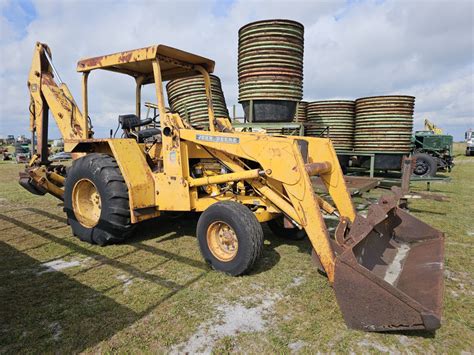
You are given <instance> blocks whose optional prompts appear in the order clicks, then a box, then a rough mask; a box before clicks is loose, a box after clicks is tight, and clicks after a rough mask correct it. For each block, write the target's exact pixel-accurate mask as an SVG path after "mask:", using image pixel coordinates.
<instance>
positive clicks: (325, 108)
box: [305, 100, 355, 150]
mask: <svg viewBox="0 0 474 355" xmlns="http://www.w3.org/2000/svg"><path fill="white" fill-rule="evenodd" d="M354 109H355V103H354V101H350V100H328V101H314V102H310V103H308V107H307V122H306V128H305V132H306V135H307V136H313V137H320V136H322V137H329V138H330V139H331V140H332V143H333V145H334V148H335V149H337V150H352V149H353V146H354V115H355V114H354Z"/></svg>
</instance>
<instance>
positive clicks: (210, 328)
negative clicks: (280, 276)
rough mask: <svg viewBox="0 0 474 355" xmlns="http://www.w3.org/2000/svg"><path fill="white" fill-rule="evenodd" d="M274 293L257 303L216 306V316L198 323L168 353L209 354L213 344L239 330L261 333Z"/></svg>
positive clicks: (277, 296)
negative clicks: (195, 328)
mask: <svg viewBox="0 0 474 355" xmlns="http://www.w3.org/2000/svg"><path fill="white" fill-rule="evenodd" d="M280 298H281V296H280V295H278V294H274V295H270V296H268V295H267V296H266V297H262V299H261V300H260V302H259V304H257V305H255V306H253V307H246V306H245V305H244V304H242V303H235V304H228V303H224V304H221V305H218V306H217V307H216V313H217V315H216V316H215V317H214V318H213V319H211V320H210V321H208V322H205V323H203V324H201V325H200V326H199V328H198V330H197V332H196V333H194V334H193V335H192V336H191V337H190V338H189V339H188V340H187V341H186V342H184V343H181V344H178V345H177V346H175V347H173V349H172V350H171V353H173V354H183V353H204V354H208V353H211V351H212V349H213V346H214V344H215V343H216V342H217V341H218V340H219V339H222V338H224V337H231V336H235V335H238V334H239V333H247V332H261V331H264V330H265V329H266V327H267V318H268V316H270V315H271V313H272V308H273V305H274V303H275V302H276V301H277V300H278V299H280Z"/></svg>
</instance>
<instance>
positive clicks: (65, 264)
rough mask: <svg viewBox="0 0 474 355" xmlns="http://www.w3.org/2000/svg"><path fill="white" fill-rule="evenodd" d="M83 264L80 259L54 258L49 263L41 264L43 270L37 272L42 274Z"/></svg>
mask: <svg viewBox="0 0 474 355" xmlns="http://www.w3.org/2000/svg"><path fill="white" fill-rule="evenodd" d="M81 265H82V262H81V261H79V260H71V261H65V260H62V259H57V260H53V261H49V262H47V263H43V264H41V267H42V268H43V270H41V271H39V272H37V273H36V274H37V275H42V274H45V273H47V272H55V271H61V270H64V269H69V268H71V267H75V266H81ZM44 268H45V269H44Z"/></svg>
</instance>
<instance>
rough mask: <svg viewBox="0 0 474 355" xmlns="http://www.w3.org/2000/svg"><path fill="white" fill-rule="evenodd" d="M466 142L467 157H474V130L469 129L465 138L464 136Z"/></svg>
mask: <svg viewBox="0 0 474 355" xmlns="http://www.w3.org/2000/svg"><path fill="white" fill-rule="evenodd" d="M464 138H465V140H466V144H467V145H466V156H471V155H474V132H473V131H472V129H469V130H468V131H467V132H466V134H465V136H464Z"/></svg>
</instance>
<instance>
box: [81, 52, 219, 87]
mask: <svg viewBox="0 0 474 355" xmlns="http://www.w3.org/2000/svg"><path fill="white" fill-rule="evenodd" d="M155 58H157V59H158V60H159V62H160V67H161V76H162V80H163V81H167V80H173V79H177V78H183V77H187V76H193V75H197V74H199V72H198V71H197V69H196V68H195V65H200V66H202V67H203V68H204V69H206V70H207V71H208V72H209V73H212V72H213V70H214V61H213V60H210V59H207V58H204V57H201V56H198V55H195V54H192V53H188V52H185V51H182V50H179V49H176V48H172V47H168V46H165V45H162V44H159V45H155V46H151V47H145V48H140V49H134V50H130V51H125V52H119V53H114V54H109V55H103V56H99V57H93V58H87V59H82V60H80V61H79V62H78V63H77V71H78V72H88V71H91V70H95V69H105V70H110V71H114V72H118V73H123V74H128V75H130V76H132V77H135V78H137V77H140V76H144V77H145V81H144V83H152V82H154V77H153V64H152V63H153V61H154V60H155Z"/></svg>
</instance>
